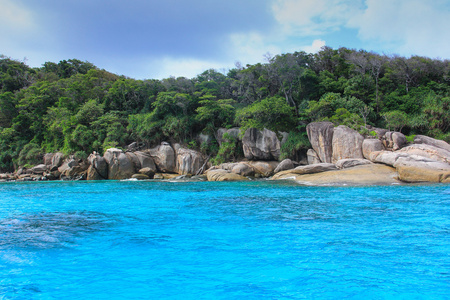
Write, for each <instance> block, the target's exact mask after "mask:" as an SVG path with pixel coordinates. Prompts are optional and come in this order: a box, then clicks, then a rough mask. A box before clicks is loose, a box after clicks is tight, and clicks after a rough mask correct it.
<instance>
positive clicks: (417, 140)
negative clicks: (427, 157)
mask: <svg viewBox="0 0 450 300" xmlns="http://www.w3.org/2000/svg"><path fill="white" fill-rule="evenodd" d="M414 144H426V145H431V146H434V147H438V148H442V149H444V150H447V151H450V145H449V144H448V143H447V142H445V141H442V140H436V139H433V138H431V137H429V136H426V135H416V136H415V137H414Z"/></svg>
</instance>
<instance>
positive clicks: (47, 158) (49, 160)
mask: <svg viewBox="0 0 450 300" xmlns="http://www.w3.org/2000/svg"><path fill="white" fill-rule="evenodd" d="M54 155H55V153H45V155H44V165H46V166H51V165H52V158H53V156H54Z"/></svg>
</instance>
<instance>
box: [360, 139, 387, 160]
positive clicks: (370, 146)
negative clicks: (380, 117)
mask: <svg viewBox="0 0 450 300" xmlns="http://www.w3.org/2000/svg"><path fill="white" fill-rule="evenodd" d="M383 150H385V148H384V146H383V143H382V142H381V141H380V140H379V139H365V140H364V141H363V143H362V153H363V156H364V157H365V158H367V159H369V157H370V155H371V154H372V153H373V152H376V151H383Z"/></svg>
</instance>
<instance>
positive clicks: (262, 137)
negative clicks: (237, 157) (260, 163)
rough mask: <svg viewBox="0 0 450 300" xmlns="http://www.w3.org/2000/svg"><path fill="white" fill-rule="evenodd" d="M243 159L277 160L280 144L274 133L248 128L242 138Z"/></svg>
mask: <svg viewBox="0 0 450 300" xmlns="http://www.w3.org/2000/svg"><path fill="white" fill-rule="evenodd" d="M242 144H243V150H244V155H245V158H247V159H249V160H278V158H279V157H280V148H281V143H280V141H279V140H278V137H277V135H276V134H275V132H273V131H270V130H268V129H264V130H262V131H260V130H258V129H256V128H249V129H247V130H246V131H245V134H244V137H243V138H242Z"/></svg>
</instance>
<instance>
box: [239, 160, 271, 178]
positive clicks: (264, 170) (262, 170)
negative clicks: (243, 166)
mask: <svg viewBox="0 0 450 300" xmlns="http://www.w3.org/2000/svg"><path fill="white" fill-rule="evenodd" d="M247 164H248V165H249V166H251V167H252V168H253V169H254V170H255V177H269V176H272V175H273V173H274V171H275V169H276V168H277V167H278V164H279V162H278V161H249V162H247Z"/></svg>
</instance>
